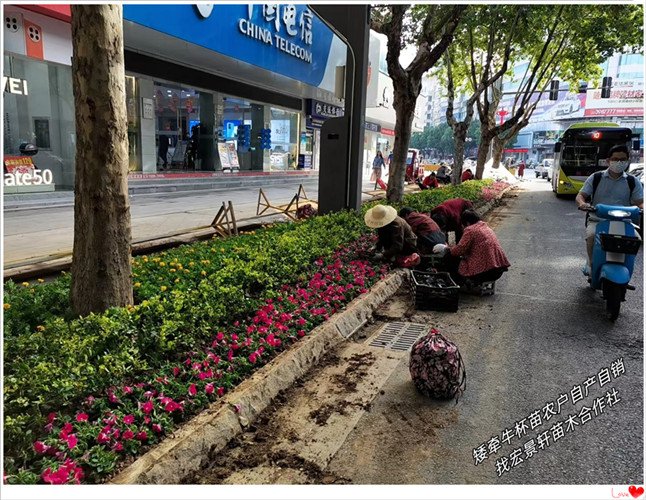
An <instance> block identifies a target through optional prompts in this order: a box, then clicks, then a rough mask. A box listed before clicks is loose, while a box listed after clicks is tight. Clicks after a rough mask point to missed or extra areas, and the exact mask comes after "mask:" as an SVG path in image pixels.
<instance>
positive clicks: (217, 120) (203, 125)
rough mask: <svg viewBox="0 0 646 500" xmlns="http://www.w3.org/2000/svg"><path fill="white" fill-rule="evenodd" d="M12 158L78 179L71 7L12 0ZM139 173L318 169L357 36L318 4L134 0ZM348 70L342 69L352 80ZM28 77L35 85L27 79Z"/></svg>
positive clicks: (8, 55) (61, 179)
mask: <svg viewBox="0 0 646 500" xmlns="http://www.w3.org/2000/svg"><path fill="white" fill-rule="evenodd" d="M3 13H4V19H5V27H4V30H3V33H4V73H3V76H4V84H5V89H4V90H5V91H4V96H3V102H4V110H5V113H4V117H3V118H4V119H3V122H4V151H3V153H4V156H5V172H6V171H7V161H6V159H7V157H9V158H15V157H18V156H19V155H20V146H21V145H22V144H25V143H34V144H35V145H36V146H37V147H38V148H39V153H38V154H37V155H36V156H35V157H34V159H33V161H34V163H36V164H37V166H38V168H40V169H47V170H50V171H51V172H52V177H53V182H52V188H53V187H54V186H55V187H56V189H71V188H72V187H73V183H74V154H75V129H74V99H73V95H72V76H71V67H70V66H71V55H72V44H71V29H70V19H71V17H70V8H69V6H65V5H59V6H44V7H43V6H4V9H3ZM123 13H124V44H125V62H126V104H127V114H128V138H129V153H130V154H129V158H130V170H131V178H132V177H134V178H137V177H144V178H145V177H147V176H155V175H156V174H159V173H163V172H169V171H175V172H196V173H203V174H207V173H209V172H211V173H215V172H221V171H223V170H224V171H250V172H254V171H258V172H271V171H285V170H295V169H316V168H317V166H318V156H317V155H318V143H319V141H320V133H319V131H320V126H321V124H322V122H323V120H325V119H326V118H329V117H331V116H338V115H339V114H342V112H343V111H342V110H343V100H342V88H343V80H342V76H343V68H344V66H345V60H346V46H345V45H344V44H343V42H342V41H341V40H340V39H339V38H338V37H336V36H335V35H334V34H333V32H332V31H331V30H330V29H329V28H328V27H327V26H326V25H325V24H324V23H323V22H322V21H321V20H320V19H319V18H318V17H317V16H316V15H315V14H314V12H313V11H312V10H311V9H309V8H308V7H307V6H306V5H294V4H280V5H214V6H213V5H212V6H210V7H207V6H203V5H200V6H195V5H188V4H186V5H124V9H123ZM340 77H341V78H340ZM23 85H24V91H23V90H22V89H23Z"/></svg>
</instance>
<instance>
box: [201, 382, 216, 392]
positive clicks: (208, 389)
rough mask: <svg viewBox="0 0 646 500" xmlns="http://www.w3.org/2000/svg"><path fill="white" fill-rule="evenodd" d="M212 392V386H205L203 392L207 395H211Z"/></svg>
mask: <svg viewBox="0 0 646 500" xmlns="http://www.w3.org/2000/svg"><path fill="white" fill-rule="evenodd" d="M214 390H215V389H214V387H213V384H206V385H205V386H204V392H206V393H207V394H213V391H214Z"/></svg>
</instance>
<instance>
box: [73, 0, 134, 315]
mask: <svg viewBox="0 0 646 500" xmlns="http://www.w3.org/2000/svg"><path fill="white" fill-rule="evenodd" d="M72 48H73V58H72V75H73V90H74V104H75V110H76V114H75V117H76V179H75V182H74V251H73V257H72V259H73V260H72V287H71V292H70V300H71V304H72V308H73V310H74V311H75V313H77V314H80V315H86V314H89V313H91V312H101V311H104V310H105V309H107V308H108V307H112V306H124V305H127V304H131V303H132V283H131V267H130V238H131V235H130V204H129V200H128V136H127V130H128V127H127V120H126V97H125V95H126V94H125V66H124V55H123V20H122V7H121V6H120V5H72Z"/></svg>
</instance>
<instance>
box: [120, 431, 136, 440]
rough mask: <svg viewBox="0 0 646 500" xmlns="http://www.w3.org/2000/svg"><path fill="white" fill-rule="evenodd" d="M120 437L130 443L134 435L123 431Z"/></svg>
mask: <svg viewBox="0 0 646 500" xmlns="http://www.w3.org/2000/svg"><path fill="white" fill-rule="evenodd" d="M121 437H122V439H123V440H124V441H130V440H131V439H132V438H133V437H135V433H134V432H132V431H131V430H130V429H128V430H126V431H124V433H123V436H121Z"/></svg>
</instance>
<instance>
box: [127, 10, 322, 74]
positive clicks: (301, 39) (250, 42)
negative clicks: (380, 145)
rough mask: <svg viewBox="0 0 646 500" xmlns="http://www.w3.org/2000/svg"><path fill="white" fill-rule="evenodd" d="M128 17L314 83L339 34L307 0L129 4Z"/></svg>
mask: <svg viewBox="0 0 646 500" xmlns="http://www.w3.org/2000/svg"><path fill="white" fill-rule="evenodd" d="M123 17H124V20H125V21H126V22H128V21H130V22H133V23H136V24H139V25H141V26H144V27H147V28H151V29H153V30H155V31H158V32H161V33H165V34H167V35H170V36H173V37H175V38H178V39H180V40H183V41H185V42H188V43H191V44H194V45H198V46H201V47H204V48H206V49H209V50H212V51H215V52H218V53H220V54H223V55H226V56H229V57H231V58H233V59H236V60H239V61H243V62H246V63H249V64H253V65H255V66H258V67H261V68H264V69H266V70H269V71H272V72H274V73H278V74H281V75H283V76H287V77H290V78H293V79H295V80H298V81H301V82H304V83H307V84H309V85H312V86H319V84H320V83H321V81H322V80H323V77H324V75H325V69H326V65H327V62H328V57H329V55H330V49H331V46H332V41H333V38H334V34H333V32H332V30H330V29H329V28H328V27H327V26H326V25H325V24H324V23H323V22H322V21H321V19H319V18H318V17H317V16H316V14H314V12H313V11H312V10H311V9H310V8H309V7H308V6H307V5H304V4H264V5H258V4H255V5H254V4H249V5H244V4H228V5H227V4H212V5H211V8H208V7H207V6H205V5H202V6H200V8H199V9H198V7H197V6H195V5H189V4H175V5H171V4H168V5H164V4H157V5H145V4H141V5H133V4H126V5H124V6H123ZM189 50H190V49H189Z"/></svg>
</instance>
